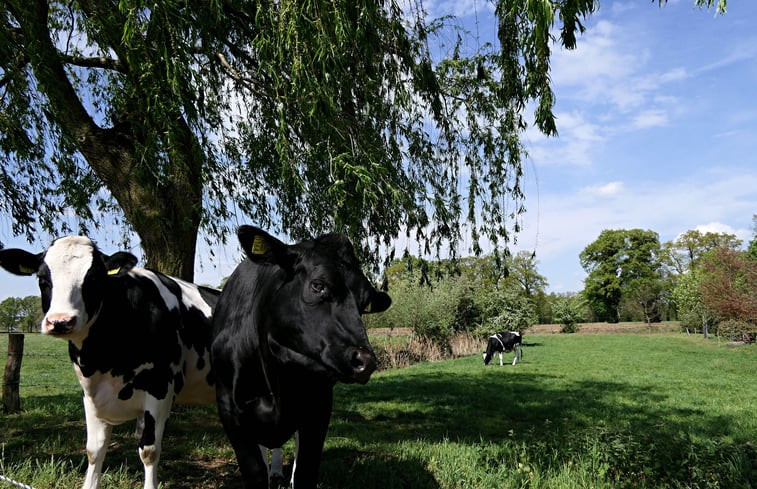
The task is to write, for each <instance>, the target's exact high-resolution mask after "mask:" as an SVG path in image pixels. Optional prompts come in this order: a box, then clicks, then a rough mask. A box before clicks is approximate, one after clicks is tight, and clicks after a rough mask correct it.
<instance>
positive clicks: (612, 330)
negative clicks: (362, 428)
mask: <svg viewBox="0 0 757 489" xmlns="http://www.w3.org/2000/svg"><path fill="white" fill-rule="evenodd" d="M561 328H562V325H560V324H535V325H533V326H531V327H530V328H528V329H527V330H526V331H525V334H527V335H530V334H557V333H560V329H561ZM680 330H681V329H680V323H679V322H678V321H663V322H661V323H652V324H651V325H648V324H646V323H638V322H634V323H581V329H579V330H578V333H575V334H617V333H625V334H648V333H677V332H678V331H680ZM368 333H369V334H371V335H376V336H390V337H395V336H410V334H411V333H412V329H411V328H373V329H369V330H368Z"/></svg>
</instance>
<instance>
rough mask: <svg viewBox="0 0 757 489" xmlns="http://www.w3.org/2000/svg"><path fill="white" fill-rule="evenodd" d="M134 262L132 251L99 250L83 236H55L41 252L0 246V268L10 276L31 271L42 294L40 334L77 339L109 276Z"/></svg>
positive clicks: (93, 312)
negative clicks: (57, 237) (106, 252)
mask: <svg viewBox="0 0 757 489" xmlns="http://www.w3.org/2000/svg"><path fill="white" fill-rule="evenodd" d="M136 263H137V259H136V257H135V256H134V255H132V254H130V253H126V252H118V253H116V254H114V255H112V256H107V255H105V254H103V253H101V252H100V251H99V250H98V249H97V247H96V246H95V244H94V243H93V242H92V240H90V239H89V238H86V237H82V236H68V237H65V238H60V239H57V240H55V241H54V242H53V244H52V246H50V248H48V249H47V251H45V252H43V253H38V254H33V253H29V252H28V251H24V250H19V249H7V250H0V266H1V267H2V268H4V269H6V270H7V271H9V272H11V273H14V274H16V275H34V274H36V275H37V279H38V280H39V290H40V293H41V295H42V310H43V311H44V312H45V317H44V318H43V319H42V333H45V334H49V335H54V336H59V337H61V338H66V339H73V340H78V341H81V340H82V339H83V338H84V337H86V334H87V330H88V328H89V326H90V325H91V324H92V322H93V321H94V320H95V319H96V318H97V314H98V313H99V311H100V307H101V306H102V300H103V293H104V289H105V281H106V280H107V279H108V275H109V274H115V273H122V272H124V271H126V270H128V269H131V268H132V267H133V266H134V265H135V264H136Z"/></svg>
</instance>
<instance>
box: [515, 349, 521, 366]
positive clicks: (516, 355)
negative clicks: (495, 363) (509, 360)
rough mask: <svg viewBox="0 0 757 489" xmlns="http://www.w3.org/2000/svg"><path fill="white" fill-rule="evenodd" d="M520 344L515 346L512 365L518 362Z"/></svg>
mask: <svg viewBox="0 0 757 489" xmlns="http://www.w3.org/2000/svg"><path fill="white" fill-rule="evenodd" d="M520 355H521V353H520V346H516V347H515V358H513V365H516V364H517V363H518V362H520Z"/></svg>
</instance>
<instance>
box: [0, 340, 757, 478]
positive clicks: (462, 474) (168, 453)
mask: <svg viewBox="0 0 757 489" xmlns="http://www.w3.org/2000/svg"><path fill="white" fill-rule="evenodd" d="M526 340H527V341H526V346H525V347H524V349H523V352H524V356H523V361H522V363H520V364H519V365H517V366H515V367H512V366H510V365H506V366H505V367H499V366H498V365H496V366H489V367H486V368H485V367H483V365H482V362H481V358H480V356H471V357H466V358H460V359H457V360H452V361H447V362H440V363H425V364H419V365H415V366H413V367H409V368H405V369H399V370H391V371H386V372H380V373H378V374H375V375H374V377H373V378H372V380H371V382H369V383H368V385H365V386H345V385H339V386H337V389H336V401H335V409H334V416H333V418H332V424H331V430H330V433H329V438H328V440H327V443H326V450H325V454H324V460H323V466H322V471H321V472H322V477H321V479H322V484H321V487H323V488H361V489H371V488H376V489H378V488H382V489H397V488H416V489H437V488H445V489H446V488H487V489H488V488H492V489H494V488H555V489H573V488H597V489H599V488H626V487H628V488H636V487H649V488H726V489H727V488H735V489H738V488H744V489H746V488H750V487H754V482H755V481H757V384H756V381H757V351H756V350H755V347H753V346H752V347H750V346H747V347H742V348H726V347H724V346H723V347H718V345H717V342H716V341H705V340H702V339H701V338H699V337H693V336H692V337H688V336H685V335H672V334H657V335H628V334H615V335H541V336H539V335H532V336H527V337H526ZM6 342H7V339H6V337H5V336H4V335H3V336H0V351H5V349H6ZM482 348H483V345H482ZM65 351H66V346H65V344H64V343H63V342H61V341H56V340H53V339H49V338H40V337H39V336H36V335H27V340H26V353H27V355H26V356H25V359H24V365H23V370H22V379H21V381H22V389H21V395H22V408H23V409H24V412H23V413H21V414H18V415H10V416H7V415H6V416H3V417H2V418H0V473H2V474H4V475H6V476H8V477H11V478H14V479H16V480H19V481H22V482H25V483H27V484H31V485H33V486H34V487H35V488H37V489H46V488H69V487H71V488H73V487H77V486H78V485H80V484H81V482H82V478H83V473H84V471H85V466H86V463H85V455H84V423H83V414H82V408H81V400H80V394H79V389H78V386H77V384H76V380H75V376H74V374H73V371H72V369H71V367H70V365H69V364H68V361H67V358H66V353H65ZM493 363H496V362H493ZM304 402H307V400H304ZM176 411H177V412H175V413H174V415H173V416H172V418H171V419H170V420H169V427H168V435H167V437H166V439H165V445H166V448H165V450H164V454H163V457H162V460H161V472H160V479H161V481H162V482H163V487H164V488H166V489H178V488H201V489H210V488H220V487H226V488H238V487H241V486H240V484H239V482H238V476H237V474H236V473H235V470H236V468H235V462H234V457H233V452H232V451H231V450H230V448H229V447H228V444H227V443H226V441H225V438H224V435H223V433H222V431H221V428H220V424H219V422H218V421H217V420H216V416H215V411H214V409H213V408H212V407H200V408H197V407H193V408H184V407H181V408H177V410H176ZM132 431H133V424H128V425H123V426H121V427H118V428H117V429H116V430H115V431H114V437H113V444H112V446H111V448H110V450H109V453H108V457H107V458H106V463H105V465H106V471H107V477H106V478H105V484H104V487H105V488H138V487H141V483H142V482H141V479H142V474H141V472H142V469H141V463H140V461H139V458H138V456H137V454H136V441H135V440H134V438H133V436H132ZM285 450H286V456H287V461H288V463H291V456H292V447H291V444H290V445H288V446H287V447H285ZM2 487H3V485H2V483H0V489H2ZM8 487H10V486H8Z"/></svg>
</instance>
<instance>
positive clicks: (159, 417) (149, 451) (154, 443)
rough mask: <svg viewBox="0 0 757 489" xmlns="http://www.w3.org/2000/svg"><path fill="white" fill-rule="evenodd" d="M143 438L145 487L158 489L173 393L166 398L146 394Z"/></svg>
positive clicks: (140, 443)
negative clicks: (156, 397)
mask: <svg viewBox="0 0 757 489" xmlns="http://www.w3.org/2000/svg"><path fill="white" fill-rule="evenodd" d="M146 397H147V399H146V402H145V411H144V414H143V417H144V425H143V429H142V438H141V439H140V441H139V450H138V452H139V458H140V459H141V460H142V463H143V464H144V466H145V488H144V489H158V462H159V461H160V452H161V449H162V446H163V433H164V431H165V428H166V420H167V419H168V415H169V414H170V413H171V401H170V399H171V398H172V397H173V396H171V393H170V392H169V394H168V395H167V396H166V399H162V400H160V399H155V398H153V397H151V396H149V395H148V396H146Z"/></svg>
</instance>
